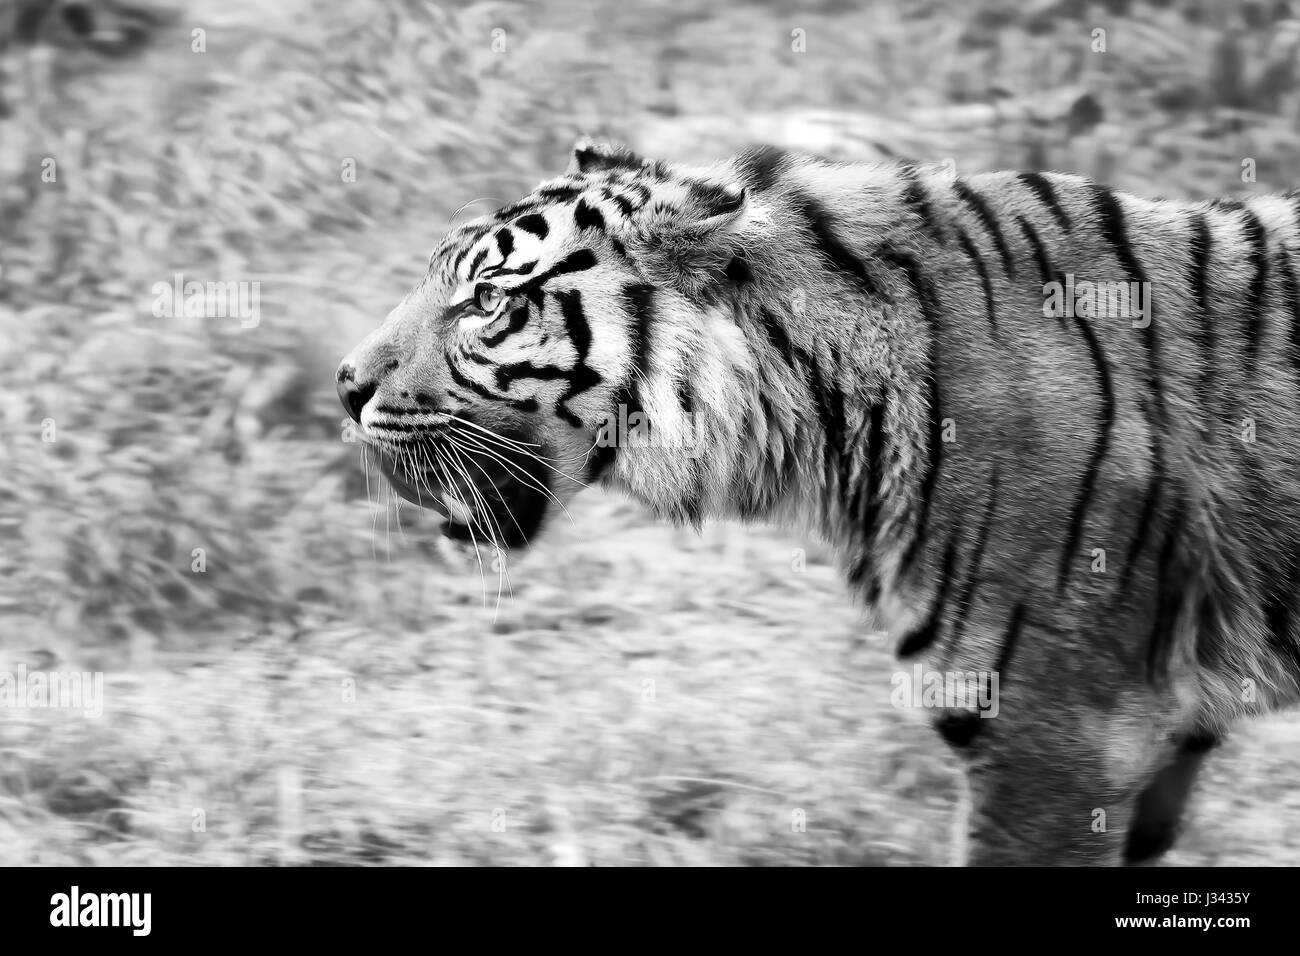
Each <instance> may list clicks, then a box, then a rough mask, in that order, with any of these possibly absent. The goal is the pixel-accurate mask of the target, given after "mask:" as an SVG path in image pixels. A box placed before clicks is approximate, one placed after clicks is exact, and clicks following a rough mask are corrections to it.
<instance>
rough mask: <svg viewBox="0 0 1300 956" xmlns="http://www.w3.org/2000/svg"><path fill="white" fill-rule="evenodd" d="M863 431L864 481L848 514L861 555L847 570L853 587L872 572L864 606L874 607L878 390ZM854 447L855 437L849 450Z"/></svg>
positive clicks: (881, 406) (881, 444)
mask: <svg viewBox="0 0 1300 956" xmlns="http://www.w3.org/2000/svg"><path fill="white" fill-rule="evenodd" d="M864 427H865V428H866V429H867V462H866V476H865V481H864V482H862V483H860V484H859V486H858V487H857V488H855V489H854V492H853V500H852V501H851V503H850V506H849V513H850V514H852V515H855V516H856V517H857V519H858V530H859V534H860V535H861V539H862V552H861V553H860V554H859V556H858V558H857V559H856V560H855V561H854V562H853V564H852V565H851V566H850V568H849V583H850V584H852V585H853V586H855V587H860V586H861V585H862V579H863V578H864V577H866V574H867V571H868V570H872V572H873V573H872V575H871V581H870V582H869V583H868V585H867V603H869V604H873V605H874V604H875V603H876V602H877V601H878V600H879V599H880V578H879V576H878V575H877V574H875V573H874V567H873V561H872V558H873V556H874V554H873V549H872V545H873V544H874V543H875V539H876V531H877V525H878V524H879V521H880V506H881V504H882V501H881V495H880V489H881V487H882V486H883V484H884V480H885V391H884V388H881V390H880V392H879V394H878V395H877V396H876V399H875V401H873V402H872V403H871V407H870V408H869V409H868V411H867V414H866V420H865V422H864ZM857 445H858V441H857V436H855V440H854V443H853V446H854V447H855V448H856V447H857Z"/></svg>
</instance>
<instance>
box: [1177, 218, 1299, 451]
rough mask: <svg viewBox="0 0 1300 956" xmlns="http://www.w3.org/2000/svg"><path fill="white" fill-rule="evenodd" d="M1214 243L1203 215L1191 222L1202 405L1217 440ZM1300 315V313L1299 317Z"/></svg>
mask: <svg viewBox="0 0 1300 956" xmlns="http://www.w3.org/2000/svg"><path fill="white" fill-rule="evenodd" d="M1212 243H1213V240H1212V237H1211V235H1210V223H1209V221H1208V220H1207V219H1206V217H1205V214H1204V213H1198V214H1197V215H1196V216H1195V217H1193V219H1192V237H1191V247H1192V274H1191V283H1192V297H1193V298H1194V299H1195V300H1196V311H1197V315H1196V317H1195V320H1194V321H1193V322H1192V323H1191V329H1192V333H1193V336H1194V338H1195V339H1196V341H1197V343H1198V344H1199V345H1200V347H1201V387H1200V391H1201V401H1202V402H1203V403H1204V404H1205V409H1206V415H1205V430H1206V434H1207V435H1208V436H1209V437H1210V438H1211V439H1213V436H1214V431H1215V429H1214V367H1215V364H1216V363H1217V362H1218V361H1219V356H1218V353H1217V350H1216V347H1215V341H1214V338H1215V336H1214V316H1212V315H1211V314H1210V288H1209V279H1210V268H1211V265H1212V261H1211V249H1212V248H1213V244H1212ZM1297 314H1298V315H1300V313H1297Z"/></svg>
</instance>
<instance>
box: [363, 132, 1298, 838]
mask: <svg viewBox="0 0 1300 956" xmlns="http://www.w3.org/2000/svg"><path fill="white" fill-rule="evenodd" d="M1297 256H1300V197H1297V196H1296V195H1291V196H1286V197H1261V198H1253V199H1250V200H1249V201H1245V202H1235V201H1219V202H1214V203H1179V202H1166V201H1160V202H1154V201H1147V200H1142V199H1138V198H1135V197H1133V196H1129V195H1124V194H1121V193H1118V192H1115V191H1113V190H1110V189H1107V188H1106V187H1104V186H1101V185H1098V184H1096V183H1093V182H1090V181H1088V180H1085V179H1082V178H1079V177H1074V176H1067V175H1060V174H1054V173H1020V174H1015V173H995V174H988V175H978V176H971V177H968V178H962V179H957V180H956V181H952V180H950V179H948V178H945V176H944V174H943V172H942V171H941V170H939V169H930V168H927V167H913V166H860V165H837V164H831V163H827V162H824V161H819V160H817V159H814V158H811V157H808V156H803V155H796V154H791V153H787V152H783V151H780V150H775V149H771V148H760V149H752V150H749V151H746V152H744V153H742V154H740V155H739V156H736V157H734V158H733V159H731V160H729V161H727V162H724V163H720V164H717V165H714V166H710V167H701V168H683V167H677V166H669V165H667V164H664V163H656V162H651V161H644V160H641V159H640V158H639V157H636V156H634V155H632V154H631V153H629V152H627V151H625V150H619V149H613V148H608V147H601V146H598V145H594V144H583V145H581V146H580V147H579V148H578V149H577V150H576V152H575V160H574V163H573V165H572V167H571V168H570V171H569V172H568V174H566V175H565V176H562V177H560V178H559V179H556V180H552V181H551V182H549V183H546V184H543V185H542V186H540V187H539V188H538V189H537V190H535V191H534V192H533V193H531V194H529V195H528V196H526V197H524V198H523V199H522V200H520V201H518V202H516V203H513V204H511V205H509V206H507V207H505V208H503V209H501V210H499V211H497V212H496V213H495V214H493V215H491V216H488V217H485V218H482V219H479V220H476V221H474V222H471V223H467V224H465V225H462V226H460V227H458V228H456V229H455V230H454V231H453V232H452V233H451V234H450V235H449V236H448V237H447V238H446V239H445V240H444V241H443V243H442V244H441V245H440V246H439V247H438V249H437V250H436V251H435V252H434V254H433V257H432V260H431V263H430V268H429V272H428V275H427V276H426V278H425V280H424V282H423V283H422V284H421V285H420V286H419V288H417V289H416V290H415V291H414V292H413V293H411V295H409V296H408V297H407V299H406V300H405V301H404V302H403V303H402V305H401V306H399V308H398V309H396V310H395V311H394V313H393V314H392V315H391V316H390V317H389V319H388V321H387V322H386V323H385V325H384V326H383V327H382V328H380V329H379V330H377V331H376V332H375V333H374V334H372V336H371V337H370V338H368V339H367V340H366V341H365V342H364V343H362V345H361V346H359V347H358V349H357V350H356V351H354V353H353V354H352V356H350V357H349V359H348V360H346V361H345V365H344V369H345V370H346V372H347V374H349V375H351V376H353V377H354V378H355V379H356V380H357V381H361V380H363V379H366V380H371V381H372V382H373V384H374V386H375V388H376V391H375V392H374V397H373V398H371V399H370V401H369V402H368V403H367V404H366V405H365V408H364V409H363V410H362V411H360V413H359V420H360V421H361V423H362V424H363V425H364V426H365V428H366V430H367V431H368V432H369V433H370V434H371V436H372V439H373V440H374V441H375V442H376V443H378V444H379V445H380V446H381V447H388V448H390V449H391V448H397V447H399V446H400V445H401V443H402V442H403V441H407V440H408V438H407V437H404V436H409V435H410V434H411V430H412V429H413V430H414V431H415V433H417V434H419V435H423V436H424V438H427V439H428V440H430V441H436V440H437V429H438V428H439V427H440V425H441V423H442V421H443V416H445V415H446V414H451V415H459V416H464V417H466V418H468V419H472V420H474V421H476V422H478V423H480V424H482V425H483V426H485V427H487V428H491V429H494V430H500V431H504V432H508V433H509V434H513V435H524V436H527V437H528V439H530V440H531V441H532V442H534V443H536V446H537V447H539V448H541V449H542V450H543V452H544V454H545V457H546V459H547V461H549V462H553V463H556V464H557V467H556V468H552V469H551V471H550V472H547V473H546V476H545V478H544V479H543V480H544V481H545V482H546V483H547V489H546V490H547V491H549V492H551V493H552V494H553V495H554V496H555V497H557V498H559V499H561V500H562V499H563V498H564V497H565V496H566V495H568V494H571V493H572V491H573V489H574V488H575V487H576V486H577V485H576V481H582V482H586V481H591V480H597V479H599V480H601V481H603V482H605V483H607V484H609V485H611V486H614V487H618V488H621V489H624V490H626V491H627V492H629V493H631V494H632V495H634V496H636V497H637V498H639V499H640V500H642V501H644V502H645V503H647V504H648V505H649V506H650V507H651V508H652V509H654V510H655V511H656V512H657V513H658V514H660V515H661V516H663V517H664V518H666V519H668V520H672V521H677V522H686V523H693V524H698V523H699V522H700V521H701V520H703V519H705V518H713V517H739V518H741V519H756V520H757V519H761V520H768V521H779V522H784V523H787V524H796V525H802V526H806V527H811V528H813V529H815V530H816V531H817V532H819V533H820V534H821V535H823V536H824V537H825V538H826V539H828V540H829V541H831V542H833V543H834V544H835V545H836V546H837V548H838V550H839V552H840V553H841V555H842V556H843V562H844V567H845V573H846V576H847V578H848V580H849V582H850V584H851V586H852V587H853V588H854V589H855V590H856V591H857V592H858V593H859V594H860V595H861V596H862V598H863V599H864V601H865V602H867V603H868V605H869V611H870V613H871V614H872V615H873V617H874V619H875V622H876V623H877V624H878V625H879V626H881V627H884V628H887V629H888V630H889V632H890V633H891V634H893V635H895V637H896V639H897V646H898V650H899V653H900V656H902V657H903V658H904V659H907V660H908V663H909V666H910V664H911V663H912V662H913V661H919V662H922V663H923V664H924V665H925V666H926V667H929V668H931V669H934V670H958V671H962V672H969V671H975V672H983V673H992V674H996V675H997V676H998V678H999V683H1000V693H1001V704H1000V714H999V716H998V717H997V718H996V719H991V720H984V719H980V718H978V717H974V716H972V715H971V714H970V713H966V712H961V711H945V712H943V713H941V714H940V715H938V716H937V719H936V726H937V727H938V728H939V729H940V731H941V732H942V733H943V736H944V737H945V739H946V740H948V742H949V743H950V744H952V746H953V747H954V748H955V750H956V752H957V753H958V754H959V755H960V759H962V761H963V763H964V765H965V766H966V768H967V770H968V774H969V779H970V783H971V787H970V791H971V797H972V799H971V803H970V807H969V819H968V824H967V827H966V831H967V833H968V836H969V854H970V859H971V860H972V861H974V862H995V863H996V862H1012V863H1019V862H1115V861H1119V860H1121V859H1124V858H1128V859H1134V858H1136V857H1140V856H1142V855H1144V854H1147V853H1150V852H1157V851H1158V850H1159V849H1163V847H1164V846H1167V845H1168V842H1169V840H1170V839H1172V828H1173V827H1174V826H1175V825H1176V823H1177V814H1176V813H1172V814H1171V812H1163V811H1161V810H1160V808H1159V807H1157V808H1156V809H1155V810H1153V809H1152V807H1153V806H1155V805H1156V803H1157V802H1158V801H1157V800H1156V798H1155V797H1154V796H1153V794H1155V793H1157V792H1162V793H1163V792H1164V791H1165V790H1168V789H1169V787H1167V786H1165V787H1163V789H1161V788H1159V787H1156V783H1157V782H1160V781H1165V780H1167V779H1170V774H1171V773H1172V771H1168V770H1167V768H1169V767H1177V768H1178V773H1177V774H1173V776H1176V777H1177V779H1179V780H1185V781H1186V784H1185V785H1184V786H1183V791H1184V792H1183V793H1182V794H1181V797H1180V799H1185V796H1186V794H1185V788H1186V785H1190V780H1191V778H1192V776H1193V774H1192V773H1191V772H1190V771H1189V770H1188V767H1191V769H1192V770H1194V767H1195V762H1196V761H1199V759H1200V757H1201V756H1202V755H1203V754H1204V752H1205V751H1206V749H1208V748H1207V746H1202V745H1201V744H1202V743H1203V742H1204V741H1206V740H1214V739H1217V738H1218V737H1219V736H1220V735H1222V734H1223V733H1224V732H1225V731H1226V730H1227V728H1228V726H1229V725H1230V724H1231V722H1232V721H1234V720H1235V719H1236V718H1238V717H1241V716H1245V715H1250V714H1257V713H1263V712H1266V711H1269V710H1274V709H1278V708H1282V707H1285V706H1289V705H1290V704H1292V703H1294V702H1295V701H1296V699H1297V697H1300V621H1298V619H1297V615H1298V613H1300V608H1298V607H1297V598H1298V595H1297V589H1296V583H1297V579H1298V578H1300V553H1298V551H1297V544H1296V541H1297V539H1298V537H1300V482H1298V481H1297V475H1300V401H1297V395H1298V393H1300V281H1298V280H1297V273H1296V269H1297V267H1300V263H1297V261H1296V258H1297ZM484 282H488V283H493V284H495V285H496V286H497V287H498V288H500V289H501V290H502V292H503V296H504V299H503V301H504V302H505V304H504V305H503V306H502V308H501V309H500V310H499V311H497V312H496V313H494V314H489V315H484V314H481V313H480V312H477V311H476V310H475V309H474V307H473V306H472V305H468V306H467V304H466V303H467V302H472V299H473V296H474V295H475V289H476V287H478V285H479V284H480V283H484ZM1071 282H1072V283H1074V285H1075V288H1078V287H1079V283H1084V282H1104V283H1126V284H1127V283H1138V284H1143V283H1145V284H1148V285H1147V288H1149V290H1150V293H1149V303H1150V306H1151V308H1150V310H1149V312H1148V313H1147V314H1146V316H1141V315H1138V316H1134V317H1131V318H1130V317H1119V316H1101V315H1087V314H1073V315H1062V316H1059V317H1058V316H1055V315H1052V316H1049V315H1046V314H1045V311H1044V304H1045V301H1046V300H1047V298H1048V293H1049V290H1050V289H1051V288H1052V286H1051V284H1052V283H1057V284H1059V285H1060V286H1061V287H1062V288H1064V287H1066V286H1067V285H1068V284H1069V283H1071ZM1148 320H1149V321H1148ZM342 374H343V373H342V372H341V375H342ZM620 408H621V409H622V411H623V412H625V413H630V412H636V413H640V414H643V415H644V416H645V418H646V419H647V420H648V422H649V423H650V425H651V429H650V431H651V434H652V435H653V436H654V441H653V447H644V446H630V445H629V444H627V443H620V444H615V445H608V444H601V445H599V446H597V447H594V446H593V443H594V441H595V436H596V434H597V430H598V428H599V426H600V423H602V422H604V421H607V420H608V418H607V416H610V415H613V416H615V418H617V416H618V414H619V409H620ZM1252 423H1253V441H1250V440H1244V439H1243V436H1245V437H1246V438H1250V437H1251V436H1250V427H1251V426H1252ZM403 429H407V431H406V432H403ZM424 438H422V439H420V440H424ZM386 442H387V443H388V444H387V445H385V443H386ZM687 448H690V449H692V451H691V453H686V451H684V449H687ZM561 471H563V472H564V473H565V474H566V475H567V476H569V477H571V478H572V479H575V480H576V481H574V482H571V481H568V480H566V479H565V478H564V477H561V476H560V474H559V472H561ZM462 497H463V496H462ZM504 503H505V504H508V502H504ZM470 510H473V509H472V508H471V509H470ZM547 515H549V511H548V512H546V514H544V515H542V516H540V517H539V518H538V519H537V520H536V521H534V522H532V528H531V530H532V531H533V532H536V531H537V529H538V528H540V527H541V525H542V523H543V522H544V520H545V517H546V516H547ZM483 517H490V516H483ZM496 517H497V518H498V519H500V518H502V516H501V515H497V516H496ZM481 530H483V531H484V533H485V536H486V537H489V538H490V537H491V535H490V534H487V533H486V532H487V524H486V522H484V524H483V528H482V529H481ZM1103 559H1104V568H1103V567H1102V566H1101V561H1102V560H1103ZM1189 742H1196V746H1192V744H1191V743H1189ZM1188 761H1191V763H1188ZM1162 768H1166V769H1162ZM1162 775H1163V776H1162ZM1166 803H1167V801H1166ZM1178 806H1179V808H1181V802H1180V803H1179V804H1178ZM1099 814H1100V816H1099ZM1098 819H1101V820H1103V821H1105V823H1104V826H1102V827H1099V826H1098V823H1097V821H1098Z"/></svg>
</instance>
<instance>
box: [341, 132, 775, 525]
mask: <svg viewBox="0 0 1300 956" xmlns="http://www.w3.org/2000/svg"><path fill="white" fill-rule="evenodd" d="M755 162H761V161H760V160H757V159H756V158H755V157H751V158H750V165H751V166H752V165H754V163H755ZM762 217H763V212H762V210H761V209H760V208H758V207H757V206H756V205H755V203H754V202H753V201H752V199H751V194H750V191H749V190H748V189H747V188H746V181H745V179H744V177H743V176H742V175H741V174H740V172H739V171H738V168H737V165H736V163H735V162H733V163H730V164H726V165H721V166H717V167H710V168H705V169H693V168H692V169H686V168H681V167H675V166H669V165H668V164H665V163H660V162H651V161H647V160H642V159H641V158H639V157H637V156H635V155H634V154H632V153H631V152H629V151H627V150H625V149H622V148H616V147H609V146H604V145H596V144H592V143H588V142H580V143H579V144H578V146H576V147H575V149H574V153H573V159H572V162H571V164H570V167H569V169H568V171H567V172H566V174H565V175H563V176H561V177H560V178H558V179H554V180H551V181H549V182H547V183H544V184H542V185H541V186H539V187H538V188H537V189H536V190H534V191H533V192H532V193H531V194H529V195H528V196H526V197H524V198H523V199H521V200H519V201H518V202H514V203H512V204H510V205H508V206H505V207H504V208H502V209H499V210H498V211H496V212H495V213H493V214H491V215H488V216H485V217H482V218H479V219H477V220H474V221H472V222H468V223H465V224H463V225H460V226H458V227H456V228H455V229H453V230H452V232H451V233H450V234H449V235H448V236H447V237H446V238H445V239H444V240H443V241H442V243H441V244H440V245H439V246H438V247H437V249H436V250H435V251H434V252H433V255H432V257H431V259H430V263H429V269H428V272H427V274H426V275H425V278H424V280H423V281H422V282H421V283H420V284H419V285H418V286H417V287H416V288H415V289H414V290H413V291H412V292H411V293H410V294H409V295H407V296H406V298H405V299H404V300H403V301H402V302H401V304H400V305H398V306H397V308H396V309H394V310H393V311H392V312H391V313H390V314H389V316H388V317H387V319H386V320H385V321H384V323H383V325H381V326H380V327H379V328H378V329H376V330H375V331H374V332H372V333H371V334H370V335H369V336H368V337H367V338H366V339H365V340H364V341H362V342H361V343H360V344H359V345H358V346H357V347H356V348H355V349H353V350H352V352H351V353H350V354H349V355H348V356H347V357H346V358H345V359H344V360H343V362H342V364H341V365H340V366H339V369H338V373H337V385H338V393H339V397H340V399H341V400H342V402H343V405H344V407H345V408H346V409H347V411H348V414H349V415H351V416H352V418H353V419H355V420H356V421H357V422H358V423H359V424H360V426H361V430H362V432H363V436H364V438H365V440H366V441H367V442H368V444H369V446H370V448H371V449H372V450H373V451H374V452H376V453H377V456H378V460H379V465H380V468H381V470H382V471H383V473H384V475H385V476H386V478H387V480H388V481H389V483H390V484H391V485H392V487H393V488H394V489H395V490H396V491H397V492H398V494H400V495H401V496H402V497H403V498H405V499H407V500H409V501H412V502H415V503H417V504H420V505H425V506H430V507H432V508H434V509H436V510H437V511H438V512H439V513H441V514H442V515H443V516H444V517H445V518H446V519H447V523H446V526H445V528H444V532H445V533H446V534H448V535H449V536H451V537H453V538H458V539H461V540H466V541H475V542H479V543H487V544H489V545H493V546H499V547H505V548H518V547H522V546H525V545H527V544H528V543H529V542H530V541H532V540H533V539H534V538H535V536H536V535H537V533H538V532H539V529H540V528H541V527H542V526H543V524H544V523H545V522H546V520H547V519H548V517H549V516H550V514H551V513H552V511H553V510H555V509H558V508H560V507H562V505H563V503H564V501H565V500H566V499H567V498H568V497H570V496H571V495H572V494H574V493H575V492H576V491H577V490H578V489H579V488H581V487H583V486H584V485H586V484H589V483H591V482H592V481H596V480H605V481H613V482H615V483H618V482H620V481H621V482H622V483H623V484H624V485H625V486H627V487H629V490H632V491H633V492H634V493H635V494H636V495H637V497H640V498H642V499H643V500H645V501H647V502H648V503H649V504H651V506H652V507H654V508H655V509H656V510H657V511H658V512H659V513H660V514H661V515H663V516H665V517H667V518H669V519H677V520H680V521H686V522H698V521H699V520H700V518H701V517H702V516H703V515H704V514H706V513H719V512H723V513H725V512H727V511H729V510H730V511H732V512H733V513H734V511H735V507H734V506H736V505H737V502H735V501H734V500H731V499H732V498H733V497H734V495H733V493H732V491H731V489H732V488H733V487H734V481H733V479H734V472H735V469H736V468H737V467H741V466H742V462H740V461H739V460H738V456H743V455H745V454H747V452H746V451H745V450H744V449H745V448H747V447H751V448H752V447H753V443H754V441H755V440H757V441H758V442H759V445H760V447H761V446H762V444H763V443H764V441H765V439H766V437H767V436H766V435H765V434H757V435H756V434H755V433H754V427H755V425H756V421H748V420H747V416H749V417H750V418H755V419H757V418H764V417H765V416H761V415H758V413H757V411H756V410H757V408H758V403H759V401H760V397H761V393H762V387H763V383H762V381H761V378H762V376H761V373H760V371H759V369H758V367H757V364H756V363H755V361H754V359H753V356H752V355H751V354H750V352H749V351H748V349H747V347H746V345H745V341H744V336H743V335H742V334H741V332H740V330H739V329H738V328H737V325H736V323H735V322H734V321H733V318H734V316H733V315H732V310H733V307H734V302H733V301H732V299H733V297H734V294H735V293H736V291H737V290H738V289H740V287H741V286H743V285H744V284H745V283H747V282H748V280H749V279H750V268H749V264H748V262H747V258H746V256H747V254H748V253H747V251H748V250H752V248H753V244H754V241H755V239H754V235H753V233H755V232H756V229H755V227H756V226H757V225H758V224H759V221H760V220H761V219H762ZM751 412H753V414H752V415H751ZM758 425H759V427H760V428H765V426H763V425H762V423H758ZM787 437H788V436H787ZM747 442H748V444H747ZM739 504H740V510H742V511H743V510H744V507H745V504H746V503H745V502H740V503H739ZM749 504H751V505H753V504H754V503H752V502H751V503H749ZM728 506H731V507H728Z"/></svg>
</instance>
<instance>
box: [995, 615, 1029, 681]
mask: <svg viewBox="0 0 1300 956" xmlns="http://www.w3.org/2000/svg"><path fill="white" fill-rule="evenodd" d="M1024 623H1025V606H1024V605H1023V604H1017V605H1016V606H1015V609H1014V610H1012V612H1011V621H1010V623H1009V624H1007V633H1006V636H1005V637H1003V638H1002V650H1001V651H999V652H998V660H997V663H996V664H994V665H993V669H994V671H996V672H997V675H998V681H999V683H1000V682H1001V681H1002V680H1003V679H1004V678H1003V675H1004V674H1005V673H1006V670H1007V666H1008V665H1009V664H1010V663H1011V658H1012V655H1014V654H1015V652H1016V642H1017V641H1019V640H1020V629H1021V627H1023V625H1024Z"/></svg>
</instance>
